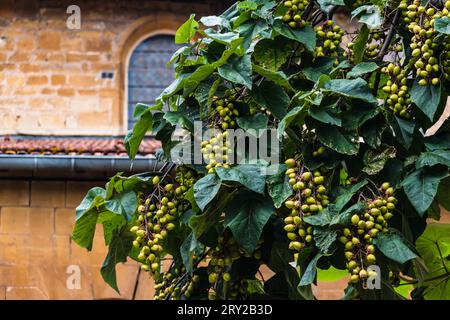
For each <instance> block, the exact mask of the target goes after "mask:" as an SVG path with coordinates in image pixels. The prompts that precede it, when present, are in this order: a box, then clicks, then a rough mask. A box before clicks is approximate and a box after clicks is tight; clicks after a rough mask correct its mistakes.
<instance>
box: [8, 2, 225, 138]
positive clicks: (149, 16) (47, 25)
mask: <svg viewBox="0 0 450 320" xmlns="http://www.w3.org/2000/svg"><path fill="white" fill-rule="evenodd" d="M225 2H226V1H225ZM225 2H222V1H220V2H219V1H138V0H129V1H88V0H82V1H74V0H70V1H61V0H47V1H39V0H2V1H0V119H2V125H1V126H0V134H33V135H47V134H56V135H123V134H125V133H126V129H127V128H126V120H127V119H124V118H125V117H126V113H125V111H124V108H125V104H126V101H125V99H126V92H125V90H124V83H125V79H124V75H126V67H127V62H128V61H127V59H128V57H129V52H130V51H131V50H132V49H133V48H134V47H135V46H136V45H137V42H138V41H142V40H143V37H145V36H148V35H150V34H157V33H166V34H167V33H174V32H175V31H176V29H177V28H178V27H179V26H180V25H181V24H182V23H183V22H184V21H185V20H186V19H187V18H188V17H189V15H190V14H191V13H194V12H195V13H196V14H197V16H199V17H200V16H203V15H210V14H213V13H219V12H221V10H222V9H223V8H224V7H225V5H226V3H225ZM72 4H76V5H78V6H79V7H80V9H81V29H80V30H70V29H68V28H67V25H66V21H67V19H68V17H69V15H68V14H67V13H66V10H67V7H68V6H69V5H72ZM102 72H113V73H114V78H113V79H103V78H102V77H101V74H102Z"/></svg>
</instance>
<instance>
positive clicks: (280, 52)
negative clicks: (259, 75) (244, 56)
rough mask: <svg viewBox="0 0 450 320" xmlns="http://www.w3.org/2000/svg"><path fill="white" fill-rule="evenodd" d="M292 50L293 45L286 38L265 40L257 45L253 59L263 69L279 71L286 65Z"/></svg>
mask: <svg viewBox="0 0 450 320" xmlns="http://www.w3.org/2000/svg"><path fill="white" fill-rule="evenodd" d="M292 50H293V45H292V43H291V42H289V40H287V39H286V38H284V37H276V38H275V39H274V40H271V39H263V40H261V41H259V42H258V43H257V44H256V46H255V51H254V52H253V57H254V59H255V61H256V62H257V63H258V65H260V66H262V67H263V68H265V69H267V70H272V71H277V70H278V69H280V67H281V66H282V65H283V64H285V63H286V61H287V58H288V57H289V55H290V54H291V52H292Z"/></svg>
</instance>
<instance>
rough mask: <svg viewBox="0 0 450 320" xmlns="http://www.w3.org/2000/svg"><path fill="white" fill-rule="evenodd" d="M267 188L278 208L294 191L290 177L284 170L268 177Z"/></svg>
mask: <svg viewBox="0 0 450 320" xmlns="http://www.w3.org/2000/svg"><path fill="white" fill-rule="evenodd" d="M267 189H268V191H269V195H270V196H271V197H272V199H273V203H274V205H275V207H276V208H280V207H281V206H282V204H283V203H284V201H286V199H287V198H289V197H290V196H291V195H292V192H293V190H292V187H291V185H290V184H289V178H288V176H287V175H286V174H285V173H284V171H281V172H278V173H277V174H274V175H271V176H268V177H267Z"/></svg>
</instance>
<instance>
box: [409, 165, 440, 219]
mask: <svg viewBox="0 0 450 320" xmlns="http://www.w3.org/2000/svg"><path fill="white" fill-rule="evenodd" d="M447 176H448V170H447V169H446V170H441V169H440V168H422V169H420V170H417V171H414V172H413V173H411V174H410V175H409V176H407V177H406V178H405V180H403V182H402V186H403V189H404V190H405V193H406V195H407V196H408V199H409V201H410V202H411V203H412V205H413V206H414V208H415V209H416V211H417V212H418V213H419V214H420V216H423V214H424V213H425V212H426V211H427V210H428V208H429V207H430V206H431V203H432V202H433V199H434V197H435V196H436V193H437V189H438V186H439V182H440V181H441V180H442V179H444V178H446V177H447Z"/></svg>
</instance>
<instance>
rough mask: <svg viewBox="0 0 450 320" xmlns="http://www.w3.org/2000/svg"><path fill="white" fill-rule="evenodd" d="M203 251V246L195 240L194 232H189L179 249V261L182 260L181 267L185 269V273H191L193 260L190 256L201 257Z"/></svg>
mask: <svg viewBox="0 0 450 320" xmlns="http://www.w3.org/2000/svg"><path fill="white" fill-rule="evenodd" d="M202 251H203V245H202V244H201V243H200V242H199V241H198V240H197V239H196V238H195V234H194V232H191V233H190V234H189V235H188V236H187V237H186V239H184V241H183V244H182V245H181V247H180V254H181V259H182V260H183V265H184V266H185V267H186V271H187V272H189V273H192V271H193V269H192V267H193V264H192V263H193V259H192V256H193V255H194V254H195V255H201V253H202Z"/></svg>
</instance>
